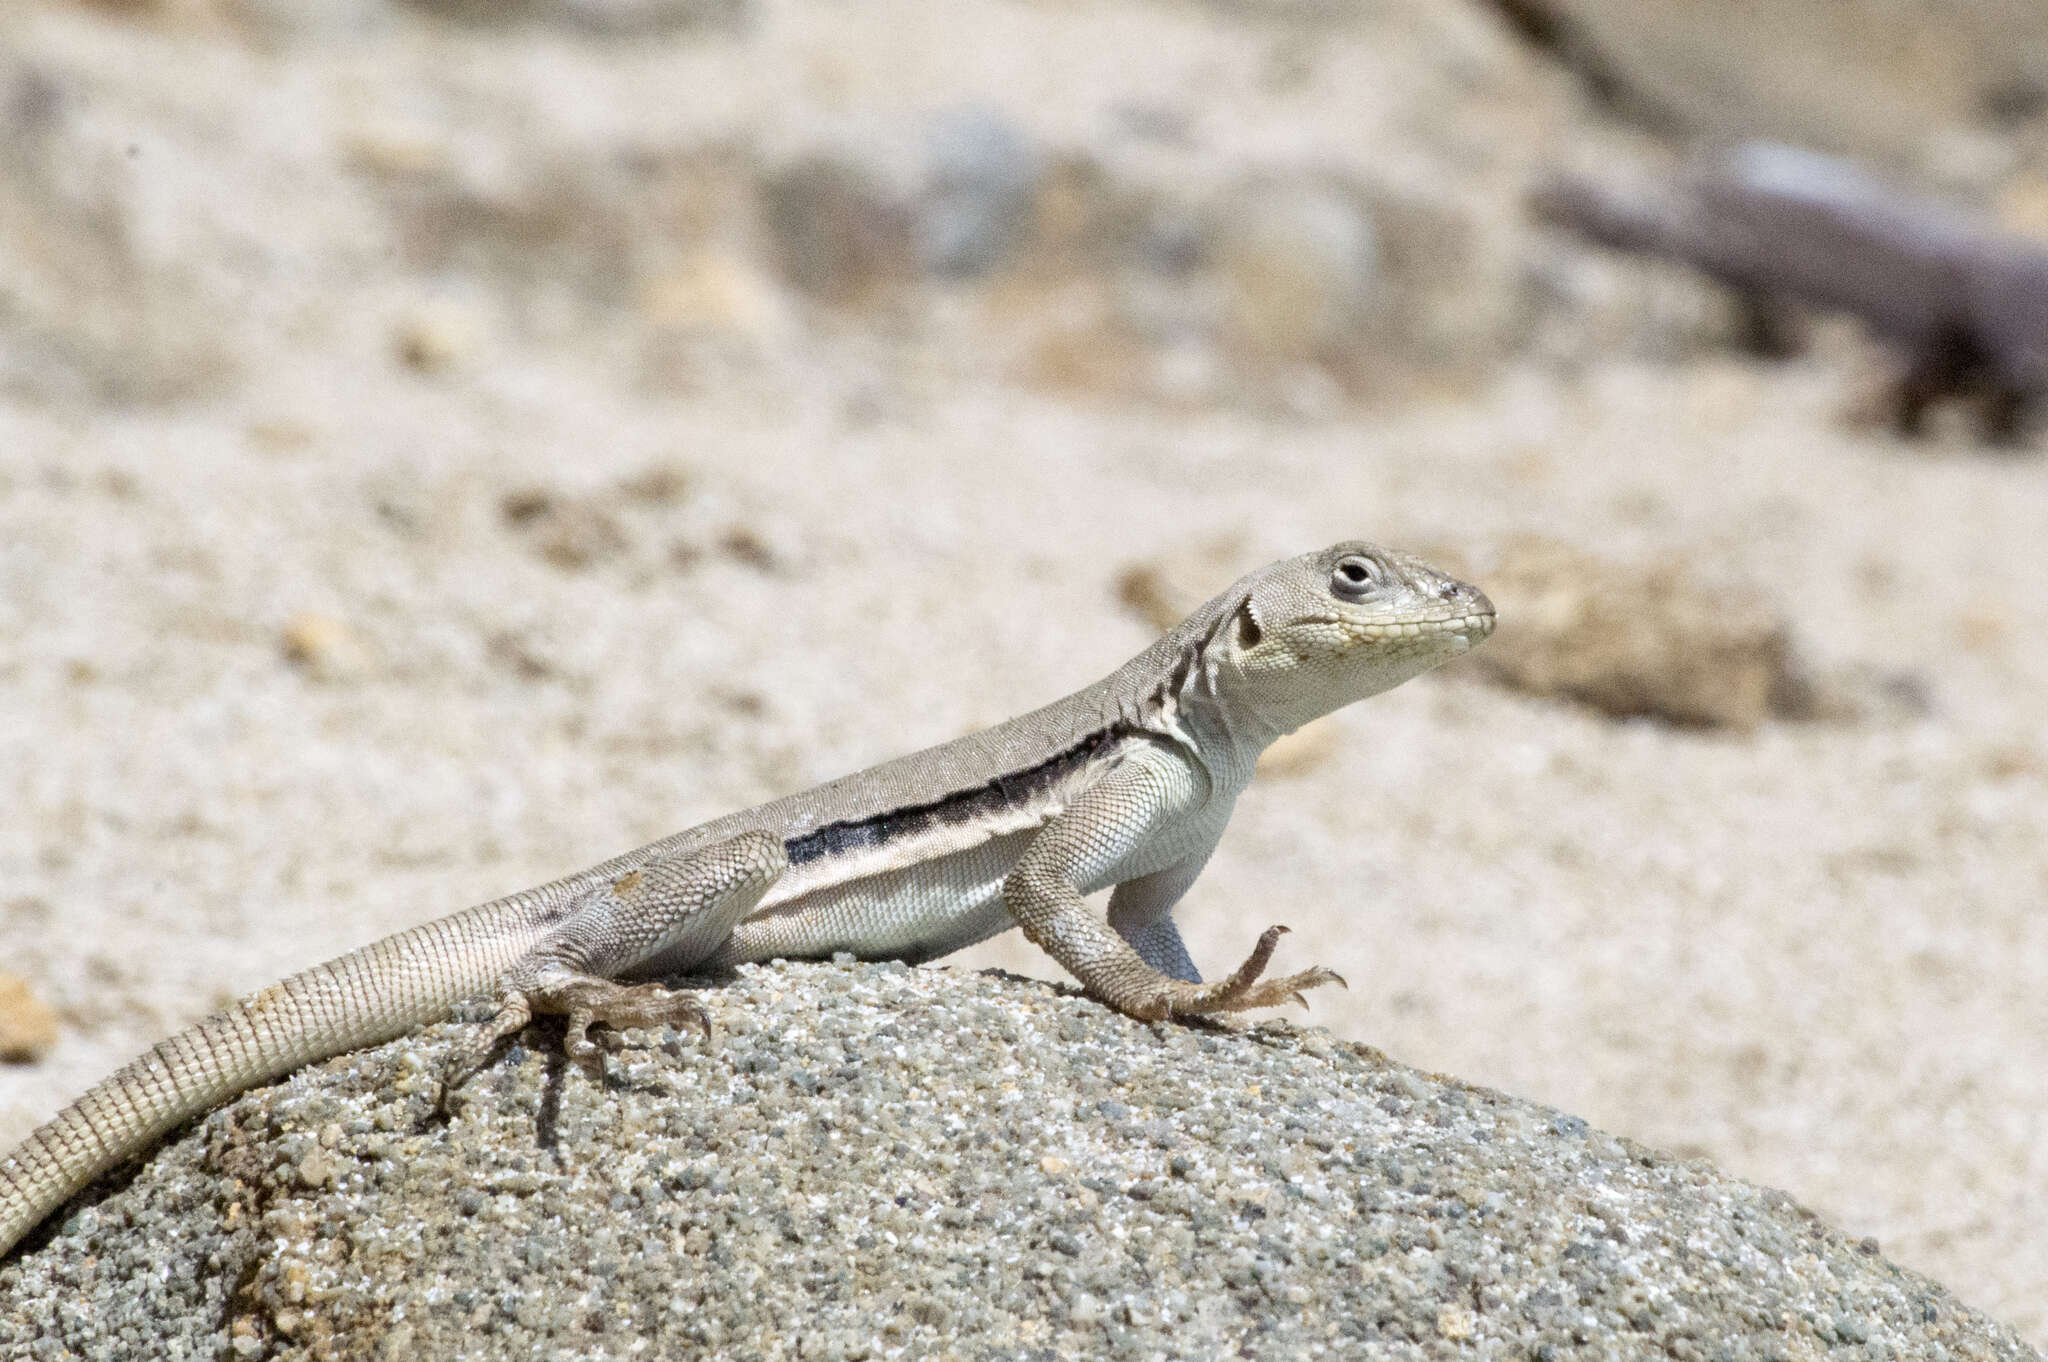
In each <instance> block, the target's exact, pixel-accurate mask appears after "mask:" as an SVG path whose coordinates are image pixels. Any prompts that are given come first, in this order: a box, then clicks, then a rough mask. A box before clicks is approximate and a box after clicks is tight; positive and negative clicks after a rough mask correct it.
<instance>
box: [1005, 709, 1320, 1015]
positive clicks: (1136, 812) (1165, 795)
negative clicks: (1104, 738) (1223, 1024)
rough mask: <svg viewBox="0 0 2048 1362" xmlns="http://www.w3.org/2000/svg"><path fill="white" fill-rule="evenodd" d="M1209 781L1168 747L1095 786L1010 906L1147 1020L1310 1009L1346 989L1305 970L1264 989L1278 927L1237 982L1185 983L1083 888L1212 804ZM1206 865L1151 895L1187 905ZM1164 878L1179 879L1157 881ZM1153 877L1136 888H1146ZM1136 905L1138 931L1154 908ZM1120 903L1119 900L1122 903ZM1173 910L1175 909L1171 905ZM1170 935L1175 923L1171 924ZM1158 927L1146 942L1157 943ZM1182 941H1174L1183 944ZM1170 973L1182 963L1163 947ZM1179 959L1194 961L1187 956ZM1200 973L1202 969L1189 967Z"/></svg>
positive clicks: (1029, 932)
mask: <svg viewBox="0 0 2048 1362" xmlns="http://www.w3.org/2000/svg"><path fill="white" fill-rule="evenodd" d="M1207 793H1208V779H1207V777H1206V776H1205V775H1203V774H1202V773H1201V772H1199V771H1197V770H1196V769H1195V768H1194V767H1193V766H1192V765H1191V764H1190V762H1189V761H1188V759H1187V758H1185V757H1183V756H1181V755H1180V754H1178V753H1175V752H1173V751H1171V750H1170V749H1167V748H1165V747H1144V748H1140V749H1138V750H1137V751H1136V752H1134V753H1133V754H1132V755H1131V756H1130V757H1129V758H1128V759H1127V760H1125V761H1124V763H1123V764H1122V765H1120V766H1118V767H1117V768H1116V769H1115V770H1113V771H1111V772H1110V773H1109V774H1108V775H1106V776H1104V777H1103V778H1102V780H1101V781H1099V782H1098V783H1096V784H1095V785H1093V786H1091V787H1090V788H1089V789H1088V790H1087V791H1085V792H1084V793H1083V794H1082V795H1081V796H1080V797H1079V798H1078V799H1076V800H1075V801H1074V802H1073V804H1071V805H1070V806H1068V807H1067V809H1066V810H1065V811H1063V812H1062V813H1061V814H1060V815H1059V816H1058V817H1057V818H1054V819H1053V820H1052V821H1051V822H1049V823H1047V824H1046V825H1045V827H1043V828H1041V829H1040V830H1039V832H1038V835H1037V836H1036V837H1034V838H1033V839H1032V841H1031V844H1030V845H1029V846H1028V847H1026V848H1025V850H1024V854H1023V855H1022V856H1020V857H1019V858H1018V860H1017V863H1016V865H1015V866H1013V867H1012V868H1011V870H1010V873H1009V876H1008V877H1007V878H1006V879H1005V880H1004V881H1003V904H1004V906H1005V907H1006V908H1008V909H1009V911H1010V914H1011V916H1013V917H1014V918H1016V919H1017V923H1018V925H1019V926H1021V927H1022V928H1023V929H1024V934H1025V935H1026V936H1028V937H1030V938H1031V940H1032V941H1033V942H1034V943H1035V944H1036V945H1037V946H1038V947H1039V948H1040V949H1042V950H1044V951H1045V952H1046V953H1047V954H1048V955H1050V956H1052V957H1053V958H1054V959H1055V960H1057V961H1059V962H1060V964H1062V965H1064V966H1065V967H1066V968H1067V970H1068V971H1069V972H1070V973H1072V974H1073V976H1074V977H1075V978H1076V979H1079V980H1080V981H1081V983H1082V985H1083V986H1085V987H1086V988H1087V989H1088V991H1089V992H1090V993H1093V994H1094V995H1095V996H1096V997H1098V998H1100V999H1102V1001H1104V1002H1106V1003H1108V1004H1109V1005H1110V1006H1111V1007H1114V1008H1115V1009H1116V1010H1117V1011H1119V1012H1123V1013H1126V1014H1128V1015H1130V1016H1133V1017H1137V1018H1140V1019H1141V1020H1146V1021H1153V1020H1157V1019H1159V1018H1162V1017H1167V1016H1173V1015H1183V1016H1186V1015H1195V1014H1201V1013H1211V1012H1239V1011H1244V1010H1246V1009H1248V1008H1254V1007H1272V1006H1275V1005H1276V1004H1279V1003H1284V1002H1291V1001H1305V999H1303V998H1302V995H1303V993H1304V992H1306V991H1307V990H1308V989H1311V988H1315V987H1317V986H1318V985H1321V984H1327V983H1341V982H1343V981H1342V980H1341V979H1339V978H1338V976H1337V975H1335V974H1333V973H1332V972H1330V971H1329V970H1326V969H1310V970H1304V971H1303V972H1301V973H1299V974H1291V975H1288V976H1287V977H1285V978H1281V979H1262V978H1261V976H1262V975H1263V974H1264V973H1265V969H1266V964H1267V962H1268V961H1269V960H1271V959H1272V956H1273V949H1274V947H1275V946H1276V945H1278V944H1279V940H1280V936H1281V934H1282V933H1283V932H1285V931H1286V930H1287V929H1286V928H1285V927H1272V928H1269V929H1267V931H1266V932H1265V934H1264V935H1262V936H1261V937H1260V938H1259V942H1258V945H1257V946H1255V947H1254V948H1253V950H1252V953H1251V955H1250V956H1249V957H1248V958H1247V959H1246V960H1245V962H1244V963H1243V964H1242V965H1240V966H1239V967H1238V968H1237V971H1236V972H1235V973H1233V974H1232V975H1231V976H1230V977H1229V978H1227V979H1223V980H1220V981H1219V982H1216V983H1213V984H1202V983H1196V982H1192V981H1190V980H1186V979H1176V978H1173V977H1172V976H1171V975H1169V974H1167V973H1164V972H1162V971H1161V970H1160V969H1159V968H1157V967H1156V966H1155V965H1153V964H1150V963H1148V962H1147V961H1146V960H1145V958H1144V957H1142V956H1140V955H1139V953H1138V952H1137V951H1136V950H1134V949H1133V948H1132V945H1131V943H1130V942H1129V941H1126V940H1125V939H1124V937H1123V936H1122V935H1120V934H1119V933H1118V932H1117V931H1115V930H1112V929H1111V927H1110V925H1109V923H1108V922H1106V921H1105V920H1104V919H1103V918H1101V917H1098V916H1096V915H1095V914H1094V913H1091V912H1090V911H1089V909H1088V905H1087V903H1086V902H1085V901H1084V900H1083V898H1082V886H1084V885H1093V884H1098V883H1100V882H1101V880H1102V878H1103V877H1104V876H1105V875H1108V874H1111V873H1112V872H1113V871H1114V870H1115V868H1116V866H1118V865H1119V864H1121V863H1123V862H1125V861H1127V860H1128V859H1129V858H1130V857H1131V856H1132V855H1133V853H1135V852H1136V851H1138V849H1139V848H1141V847H1142V846H1144V844H1145V842H1146V840H1147V839H1148V838H1150V837H1153V836H1156V835H1158V834H1159V832H1160V830H1161V829H1162V828H1164V827H1165V826H1166V825H1168V824H1169V823H1171V822H1172V821H1173V820H1174V818H1176V817H1177V816H1179V815H1181V814H1183V813H1186V812H1191V811H1192V810H1193V809H1194V808H1195V807H1196V806H1197V805H1198V804H1199V803H1200V801H1201V800H1203V799H1204V798H1206V797H1207ZM1202 859H1206V857H1202V858H1198V859H1197V860H1196V863H1195V865H1194V866H1193V867H1192V868H1191V869H1189V870H1187V871H1185V872H1184V878H1183V879H1180V880H1179V881H1178V882H1177V883H1176V882H1174V881H1173V880H1171V879H1168V878H1160V879H1159V880H1158V882H1157V883H1156V884H1154V885H1152V886H1150V888H1151V889H1153V890H1155V891H1160V892H1171V895H1172V898H1175V899H1177V898H1178V897H1179V895H1180V892H1181V891H1184V890H1185V889H1186V888H1187V885H1188V883H1191V882H1192V881H1193V878H1194V873H1195V872H1196V871H1199V870H1200V868H1201V861H1202ZM1157 874H1158V875H1159V876H1160V877H1166V876H1168V874H1169V872H1167V871H1161V872H1157ZM1152 878H1153V877H1152V876H1146V877H1141V878H1140V879H1138V880H1133V881H1131V883H1133V884H1142V883H1143V881H1144V880H1149V879H1152ZM1136 892H1137V893H1138V895H1139V897H1138V899H1137V900H1135V901H1134V900H1131V899H1129V898H1128V897H1127V898H1126V903H1125V906H1126V909H1127V910H1128V912H1129V915H1130V919H1131V926H1132V927H1133V929H1134V931H1137V930H1139V929H1138V924H1137V922H1136V917H1137V915H1138V913H1139V911H1140V910H1142V909H1144V908H1149V907H1150V906H1151V905H1148V904H1145V903H1144V897H1145V891H1144V890H1139V891H1136ZM1112 901H1114V899H1113V900H1112ZM1167 906H1168V907H1170V906H1171V900H1170V899H1169V901H1168V905H1167ZM1164 921H1165V925H1166V926H1167V928H1168V929H1169V930H1171V928H1172V922H1171V919H1170V918H1168V919H1164ZM1156 931H1157V926H1156V924H1153V925H1151V926H1150V927H1149V930H1148V931H1146V932H1144V933H1143V934H1142V935H1141V939H1143V938H1144V937H1146V936H1149V935H1151V934H1156ZM1178 941H1179V933H1178V932H1174V933H1173V943H1174V944H1177V943H1178ZM1149 944H1155V945H1159V946H1160V947H1161V950H1160V956H1161V960H1162V963H1167V964H1169V966H1170V965H1172V964H1175V963H1178V962H1177V961H1174V960H1173V959H1172V953H1171V952H1170V951H1168V950H1166V949H1165V943H1163V942H1150V943H1149ZM1178 954H1179V955H1180V956H1181V957H1182V958H1183V959H1184V958H1185V955H1186V951H1185V949H1184V948H1183V949H1182V950H1180V951H1179V952H1178ZM1188 970H1189V972H1190V973H1192V972H1193V966H1192V963H1191V962H1190V963H1189V965H1188Z"/></svg>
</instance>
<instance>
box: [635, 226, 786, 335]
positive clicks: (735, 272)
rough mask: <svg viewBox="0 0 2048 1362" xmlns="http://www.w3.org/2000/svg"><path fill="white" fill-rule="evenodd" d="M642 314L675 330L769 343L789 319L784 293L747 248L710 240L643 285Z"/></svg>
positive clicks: (655, 322)
mask: <svg viewBox="0 0 2048 1362" xmlns="http://www.w3.org/2000/svg"><path fill="white" fill-rule="evenodd" d="M640 311H641V315H643V316H644V317H646V318H647V320H648V321H650V322H652V323H653V324H654V325H656V326H658V327H661V328H664V329H667V330H676V331H688V332H693V333H698V334H701V335H705V336H712V337H723V338H728V339H736V340H745V341H749V342H757V343H765V342H767V341H771V340H773V339H775V338H776V337H778V336H780V335H782V334H783V333H784V332H785V331H786V330H787V328H788V327H789V324H790V315H789V304H788V299H787V297H786V295H785V294H784V293H783V292H782V290H781V289H780V288H779V287H778V286H777V285H776V283H775V281H774V280H773V279H771V278H769V277H768V276H767V274H765V273H764V272H763V271H762V270H761V268H760V267H759V266H758V265H756V264H755V263H754V261H753V260H752V259H751V258H749V257H748V256H747V255H745V254H744V253H742V252H740V251H737V250H733V249H731V248H727V247H718V246H706V247H701V248H699V249H696V250H691V251H688V252H685V253H684V254H683V256H682V257H681V258H680V259H679V260H678V261H677V262H676V263H675V265H674V267H673V268H671V269H668V270H665V271H663V272H662V273H660V274H658V275H656V276H655V277H653V278H652V279H650V280H648V282H647V284H646V285H645V286H644V287H643V288H642V289H641V291H640Z"/></svg>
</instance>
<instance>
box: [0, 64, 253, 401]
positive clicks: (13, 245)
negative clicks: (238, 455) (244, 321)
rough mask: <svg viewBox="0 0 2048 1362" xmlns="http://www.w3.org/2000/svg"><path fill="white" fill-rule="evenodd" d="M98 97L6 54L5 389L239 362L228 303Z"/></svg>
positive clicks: (193, 386) (112, 390) (160, 390)
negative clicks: (97, 108)
mask: <svg viewBox="0 0 2048 1362" xmlns="http://www.w3.org/2000/svg"><path fill="white" fill-rule="evenodd" d="M93 99H94V92H93V91H91V90H87V89H83V88H80V87H79V86H78V85H77V84H76V83H74V82H73V81H72V80H71V79H69V78H68V77H67V76H66V75H64V74H61V73H59V72H58V71H55V70H52V69H45V68H42V67H39V66H36V65H34V64H31V63H26V62H24V63H19V64H13V63H8V62H6V61H5V59H4V57H0V391H11V392H14V393H17V394H21V395H24V396H28V397H33V398H36V399H40V400H67V401H101V402H114V403H152V402H170V401H176V400H179V399H183V398H189V397H195V396H199V395H202V394H205V393H209V392H214V391H218V390H219V389H220V388H221V387H222V386H224V385H225V383H226V382H227V380H228V379H229V378H230V377H231V376H232V374H233V371H234V364H233V362H232V360H231V358H230V356H231V346H230V342H229V341H228V340H227V332H228V317H227V316H226V315H224V314H223V312H222V310H221V309H220V307H219V306H217V300H215V299H214V298H211V297H209V296H208V295H207V293H206V291H205V290H204V289H202V288H201V287H200V286H199V283H198V280H197V279H196V277H195V275H196V273H197V272H198V271H199V270H200V269H202V268H203V267H204V264H203V262H201V261H197V260H194V259H192V258H191V256H190V254H189V252H190V249H191V245H192V243H191V242H189V241H186V240H183V239H181V232H180V229H181V228H182V227H184V226H185V224H184V223H183V222H182V221H176V220H175V217H176V214H177V213H178V212H179V211H180V208H179V207H178V206H175V205H172V206H167V205H163V204H159V203H155V202H154V201H153V200H152V199H151V198H150V197H149V195H148V192H147V186H146V185H145V184H144V182H143V179H142V177H141V176H139V174H138V172H137V170H136V167H135V166H134V165H133V164H132V162H133V154H132V153H133V148H134V144H133V143H131V142H129V141H128V140H127V138H126V136H125V134H123V133H122V132H121V131H120V130H119V129H118V128H109V127H108V125H107V123H106V120H105V119H104V118H98V119H94V118H88V117H85V116H84V113H85V111H86V109H87V106H88V105H89V104H90V103H91V102H92V101H93ZM152 210H153V211H154V213H155V217H154V218H150V217H148V215H149V214H150V213H151V212H152ZM167 215H168V216H170V217H171V218H173V219H174V220H173V221H166V220H165V218H166V216H167Z"/></svg>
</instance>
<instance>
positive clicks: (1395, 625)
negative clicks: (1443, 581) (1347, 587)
mask: <svg viewBox="0 0 2048 1362" xmlns="http://www.w3.org/2000/svg"><path fill="white" fill-rule="evenodd" d="M1325 622H1327V623H1330V624H1334V625H1337V626H1339V627H1340V628H1343V629H1345V630H1347V631H1349V632H1350V633H1351V635H1352V636H1353V637H1354V638H1357V639H1359V640H1361V641H1364V642H1371V643H1392V642H1395V641H1397V640H1410V639H1412V640H1415V641H1418V642H1419V641H1421V640H1423V639H1429V640H1433V641H1441V642H1448V643H1450V644H1451V645H1452V646H1453V647H1454V649H1455V650H1456V651H1458V652H1461V653H1462V652H1467V651H1469V650H1471V649H1473V648H1476V647H1478V646H1479V645H1480V644H1482V643H1484V642H1485V641H1486V639H1487V636H1488V635H1490V634H1492V633H1493V625H1494V615H1493V612H1492V611H1491V610H1467V611H1460V612H1459V613H1457V614H1448V613H1446V614H1442V615H1422V616H1411V617H1410V618H1407V619H1397V620H1388V621H1386V622H1385V623H1383V624H1361V623H1359V622H1358V621H1357V620H1344V619H1335V618H1331V619H1328V620H1327V621H1325Z"/></svg>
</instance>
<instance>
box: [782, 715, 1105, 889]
mask: <svg viewBox="0 0 2048 1362" xmlns="http://www.w3.org/2000/svg"><path fill="white" fill-rule="evenodd" d="M1116 736H1117V730H1115V729H1103V730H1101V731H1099V732H1095V733H1090V734H1089V735H1088V736H1087V737H1085V738H1083V739H1082V740H1081V741H1080V742H1078V743H1076V744H1074V746H1072V747H1070V748H1068V749H1067V750H1066V751H1064V752H1061V753H1059V754H1057V755H1056V756H1053V757H1050V758H1048V759H1046V760H1045V761H1043V762H1040V763H1039V764H1038V765H1036V766H1033V767H1029V768H1027V769H1025V770H1022V771H1012V772H1010V773H1008V774H1006V775H1000V776H997V777H996V778H995V779H994V780H991V781H989V782H988V783H987V784H985V785H976V786H974V787H973V788H971V789H966V790H958V791H955V792H954V793H952V794H949V795H947V796H945V797H944V798H943V799H935V800H933V801H932V802H931V803H929V804H912V805H910V806H909V807H908V808H902V809H890V810H889V811H887V812H886V813H878V814H875V815H874V816H873V817H871V818H857V819H850V820H847V821H844V822H838V823H827V824H825V825H824V826H823V827H821V828H818V829H816V830H814V831H811V832H807V833H805V834H804V835H803V836H801V837H792V838H790V839H789V840H788V841H786V842H784V843H783V850H784V852H785V853H786V854H787V855H788V856H789V863H790V864H791V865H793V866H796V865H802V864H804V862H806V861H815V860H817V859H818V858H819V857H820V856H837V855H840V854H841V853H843V852H848V851H858V850H860V849H861V848H863V847H875V846H884V845H886V844H888V843H890V842H893V841H895V840H896V839H898V838H899V837H911V836H915V835H916V834H918V833H920V832H925V831H928V830H929V829H932V828H936V827H944V826H946V825H948V824H954V823H966V822H970V821H972V820H973V819H975V818H977V817H979V816H981V815H982V814H985V813H995V812H999V811H1001V810H1003V809H1006V808H1009V807H1011V806H1013V805H1015V804H1018V803H1021V802H1024V801H1026V800H1029V799H1032V798H1035V797H1036V796H1038V795H1040V794H1042V793H1044V792H1045V791H1046V790H1049V789H1051V788H1052V787H1053V786H1055V785H1057V784H1059V782H1060V781H1062V780H1064V779H1065V778H1066V777H1067V776H1069V775H1071V774H1073V773H1074V772H1075V771H1077V770H1079V769H1080V768H1081V767H1083V766H1085V765H1087V764H1088V762H1089V761H1090V760H1091V759H1092V758H1093V757H1094V756H1095V754H1096V753H1097V752H1100V751H1101V750H1102V749H1103V748H1104V747H1105V746H1106V745H1108V743H1109V742H1110V741H1111V739H1113V738H1115V737H1116Z"/></svg>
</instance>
